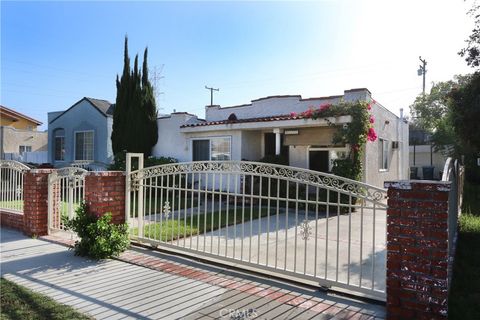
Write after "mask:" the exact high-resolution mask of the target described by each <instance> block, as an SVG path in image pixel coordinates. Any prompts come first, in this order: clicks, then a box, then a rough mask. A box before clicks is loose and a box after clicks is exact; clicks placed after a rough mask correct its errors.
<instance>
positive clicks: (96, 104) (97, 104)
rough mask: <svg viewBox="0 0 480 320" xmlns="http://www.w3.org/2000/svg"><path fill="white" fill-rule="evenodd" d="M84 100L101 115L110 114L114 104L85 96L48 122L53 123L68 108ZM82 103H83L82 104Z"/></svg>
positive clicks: (66, 111)
mask: <svg viewBox="0 0 480 320" xmlns="http://www.w3.org/2000/svg"><path fill="white" fill-rule="evenodd" d="M83 101H86V102H88V104H89V105H90V106H92V107H93V108H94V109H96V110H97V111H98V112H100V114H101V115H103V116H104V117H108V116H111V115H112V114H113V109H114V106H115V105H114V104H111V103H110V102H108V101H107V100H100V99H94V98H87V97H83V98H82V99H80V100H79V101H77V102H75V103H74V104H73V105H72V106H71V107H70V108H68V109H67V110H65V111H63V112H62V113H61V114H59V115H58V116H56V117H55V118H53V119H52V120H51V121H50V122H49V123H50V124H51V123H53V122H54V121H56V120H57V119H59V118H61V117H62V116H64V115H65V114H66V113H68V112H69V111H70V110H72V109H73V108H75V107H77V106H80V105H82V102H83ZM83 105H84V104H83Z"/></svg>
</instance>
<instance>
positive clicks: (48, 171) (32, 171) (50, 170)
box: [27, 169, 56, 173]
mask: <svg viewBox="0 0 480 320" xmlns="http://www.w3.org/2000/svg"><path fill="white" fill-rule="evenodd" d="M54 171H56V169H31V170H29V171H27V172H29V173H52V172H54Z"/></svg>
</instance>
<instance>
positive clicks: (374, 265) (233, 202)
mask: <svg viewBox="0 0 480 320" xmlns="http://www.w3.org/2000/svg"><path fill="white" fill-rule="evenodd" d="M141 162H142V161H140V164H141ZM130 163H131V154H130V155H128V157H127V164H128V166H127V170H128V168H130ZM126 194H127V199H126V204H127V205H126V207H127V209H126V219H127V221H128V222H129V225H130V236H131V238H132V240H134V241H140V242H146V243H150V244H152V245H156V246H159V247H160V248H162V249H166V250H169V251H173V252H180V253H183V254H187V255H190V256H194V257H200V258H203V259H206V260H211V261H215V262H220V263H224V264H228V265H233V266H236V267H241V268H244V269H249V270H253V271H257V272H263V273H266V274H273V275H277V276H281V277H283V278H287V279H290V280H294V281H300V282H305V283H309V284H315V285H320V286H327V287H335V288H337V289H339V290H348V291H350V292H352V293H356V294H360V295H364V296H368V297H371V298H375V299H379V300H384V299H385V255H386V248H385V234H386V191H385V190H384V189H380V188H377V187H374V186H370V185H367V184H363V183H359V182H357V181H353V180H349V179H345V178H342V177H338V176H334V175H330V174H324V173H320V172H316V171H311V170H305V169H300V168H294V167H287V166H279V165H272V164H266V163H255V162H244V161H219V162H214V161H206V162H189V163H175V164H167V165H161V166H156V167H149V168H145V169H143V168H142V167H141V166H140V168H139V169H138V170H136V171H133V172H129V171H127V192H126Z"/></svg>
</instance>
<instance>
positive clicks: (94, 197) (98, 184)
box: [85, 171, 125, 224]
mask: <svg viewBox="0 0 480 320" xmlns="http://www.w3.org/2000/svg"><path fill="white" fill-rule="evenodd" d="M85 203H86V204H87V205H88V207H89V209H90V212H91V213H93V214H96V215H103V214H104V213H106V212H110V213H112V222H113V223H115V224H120V223H124V222H125V173H124V172H121V171H108V172H89V173H88V174H87V175H86V176H85Z"/></svg>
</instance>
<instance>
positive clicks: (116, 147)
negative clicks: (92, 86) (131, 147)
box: [111, 36, 130, 154]
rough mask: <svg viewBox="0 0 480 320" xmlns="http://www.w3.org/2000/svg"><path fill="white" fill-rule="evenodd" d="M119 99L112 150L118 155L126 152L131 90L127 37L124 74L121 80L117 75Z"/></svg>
mask: <svg viewBox="0 0 480 320" xmlns="http://www.w3.org/2000/svg"><path fill="white" fill-rule="evenodd" d="M116 84H117V98H116V101H115V110H114V112H113V125H112V136H111V139H112V149H113V153H114V154H117V153H119V152H122V151H123V150H126V140H125V133H124V132H125V129H126V128H125V126H126V124H127V123H128V118H127V117H128V115H127V110H128V99H129V91H130V90H129V88H130V57H129V56H128V38H127V36H125V47H124V51H123V73H122V77H121V78H120V80H119V79H118V74H117V80H116Z"/></svg>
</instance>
